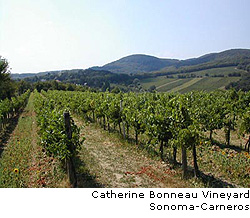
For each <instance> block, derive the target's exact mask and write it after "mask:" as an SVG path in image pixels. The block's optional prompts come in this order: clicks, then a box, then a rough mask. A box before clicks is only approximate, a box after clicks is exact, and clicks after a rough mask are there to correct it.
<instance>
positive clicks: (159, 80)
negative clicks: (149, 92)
mask: <svg viewBox="0 0 250 218" xmlns="http://www.w3.org/2000/svg"><path fill="white" fill-rule="evenodd" d="M175 80H177V79H169V78H166V76H158V77H155V78H148V79H144V80H141V85H142V87H143V88H144V89H149V87H150V86H153V85H155V86H156V87H159V86H162V85H164V84H167V83H169V82H172V81H175Z"/></svg>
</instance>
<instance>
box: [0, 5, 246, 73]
mask: <svg viewBox="0 0 250 218" xmlns="http://www.w3.org/2000/svg"><path fill="white" fill-rule="evenodd" d="M249 10H250V1H249V0H0V56H2V57H4V58H6V59H7V60H8V62H9V65H10V68H11V72H12V73H37V72H43V71H50V70H64V69H65V70H66V69H86V68H89V67H92V66H102V65H104V64H107V63H110V62H112V61H115V60H118V59H120V58H122V57H124V56H128V55H131V54H148V55H153V56H156V57H160V58H176V59H187V58H193V57H199V56H201V55H204V54H207V53H211V52H220V51H223V50H227V49H232V48H250V37H249V35H250V28H249V26H250V13H249Z"/></svg>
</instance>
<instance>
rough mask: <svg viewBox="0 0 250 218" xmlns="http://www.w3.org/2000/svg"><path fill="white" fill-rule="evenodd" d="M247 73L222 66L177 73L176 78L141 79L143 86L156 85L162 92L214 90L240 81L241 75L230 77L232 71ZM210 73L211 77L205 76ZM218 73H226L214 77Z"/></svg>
mask: <svg viewBox="0 0 250 218" xmlns="http://www.w3.org/2000/svg"><path fill="white" fill-rule="evenodd" d="M234 72H236V73H241V75H244V74H246V72H245V71H243V70H239V69H236V68H235V67H221V68H213V69H208V70H201V71H196V72H190V73H185V74H175V75H173V76H174V78H167V77H166V76H159V77H155V78H148V79H144V80H142V81H141V84H142V87H143V88H144V89H148V88H149V87H150V86H153V85H155V86H156V88H157V91H160V92H168V91H171V92H176V91H178V92H181V93H186V92H190V91H194V90H206V91H213V90H215V89H224V88H225V86H226V85H228V84H229V83H230V82H235V81H238V80H239V79H240V78H241V77H228V75H229V74H230V73H234ZM190 74H194V75H196V76H202V77H203V78H202V79H201V78H195V80H194V79H192V78H185V79H178V75H190ZM206 74H208V75H210V77H205V75H206ZM216 75H224V77H212V76H216Z"/></svg>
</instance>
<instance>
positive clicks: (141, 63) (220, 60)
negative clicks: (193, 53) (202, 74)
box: [92, 49, 250, 74]
mask: <svg viewBox="0 0 250 218" xmlns="http://www.w3.org/2000/svg"><path fill="white" fill-rule="evenodd" d="M244 59H250V49H230V50H226V51H222V52H218V53H210V54H206V55H203V56H200V57H198V58H191V59H187V60H178V59H164V58H157V57H154V56H150V55H143V54H135V55H129V56H127V57H123V58H121V59H119V60H117V61H114V62H111V63H109V64H106V65H104V66H102V67H93V68H92V69H95V70H108V71H110V72H113V73H118V74H121V73H123V74H137V73H148V72H154V71H165V70H166V71H167V69H168V68H169V67H174V68H180V67H185V66H195V65H202V64H203V65H204V64H209V65H211V67H213V66H216V65H218V64H219V65H223V64H225V65H226V66H234V65H235V66H236V65H238V64H239V63H240V61H242V60H244ZM208 68H209V66H208Z"/></svg>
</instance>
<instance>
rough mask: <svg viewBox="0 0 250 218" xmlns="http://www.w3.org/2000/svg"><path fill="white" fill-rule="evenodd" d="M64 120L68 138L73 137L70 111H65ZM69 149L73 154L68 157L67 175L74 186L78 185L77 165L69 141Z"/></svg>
mask: <svg viewBox="0 0 250 218" xmlns="http://www.w3.org/2000/svg"><path fill="white" fill-rule="evenodd" d="M63 115H64V122H65V130H66V134H67V137H68V139H72V130H71V125H70V114H69V112H64V114H63ZM67 146H68V149H69V151H70V153H71V156H70V157H69V158H67V159H66V171H67V176H68V178H69V181H70V183H71V185H72V187H73V188H76V187H77V179H76V171H75V166H74V162H73V157H72V154H73V153H74V151H73V147H72V144H71V143H69V144H68V145H67Z"/></svg>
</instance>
